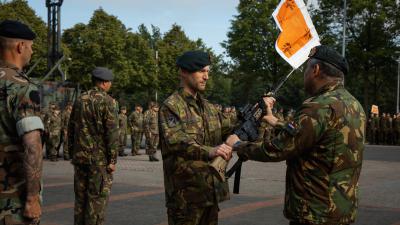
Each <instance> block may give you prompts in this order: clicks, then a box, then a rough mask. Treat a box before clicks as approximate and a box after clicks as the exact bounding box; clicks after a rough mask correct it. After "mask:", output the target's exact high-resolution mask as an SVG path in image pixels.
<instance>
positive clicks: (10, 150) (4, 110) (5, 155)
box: [0, 61, 44, 218]
mask: <svg viewBox="0 0 400 225" xmlns="http://www.w3.org/2000/svg"><path fill="white" fill-rule="evenodd" d="M39 114H40V95H39V92H38V89H37V86H36V85H35V84H33V83H32V82H31V81H30V80H29V79H28V77H26V76H25V75H24V74H23V73H21V72H20V71H18V69H17V68H16V67H15V66H14V65H11V64H8V63H6V62H4V61H0V163H1V168H0V182H1V184H2V185H0V210H1V211H2V213H3V214H4V213H7V210H10V209H12V208H13V207H11V208H10V205H13V204H21V201H19V200H22V199H25V197H26V196H25V195H26V192H25V190H26V186H25V176H24V169H22V168H23V154H22V153H23V152H24V148H23V145H22V138H21V137H22V136H23V135H24V134H25V133H28V132H30V131H33V130H44V126H43V122H42V120H41V118H40V117H39ZM15 199H17V200H16V201H15ZM4 215H6V214H4ZM4 215H3V216H4ZM3 218H4V217H3Z"/></svg>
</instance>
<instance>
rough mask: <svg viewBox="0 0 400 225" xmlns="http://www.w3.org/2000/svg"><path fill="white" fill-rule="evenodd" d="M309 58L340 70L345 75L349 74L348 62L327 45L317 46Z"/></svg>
mask: <svg viewBox="0 0 400 225" xmlns="http://www.w3.org/2000/svg"><path fill="white" fill-rule="evenodd" d="M308 57H309V58H315V59H319V60H321V61H324V62H327V63H329V64H331V65H333V66H334V67H336V68H338V69H339V70H340V71H342V72H343V73H344V74H345V75H346V74H347V73H348V72H349V64H348V63H347V60H346V59H345V58H344V57H343V56H341V55H340V54H339V53H338V52H337V51H335V50H334V49H333V48H331V47H328V46H325V45H320V46H316V47H314V48H312V49H311V51H310V55H308Z"/></svg>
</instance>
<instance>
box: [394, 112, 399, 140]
mask: <svg viewBox="0 0 400 225" xmlns="http://www.w3.org/2000/svg"><path fill="white" fill-rule="evenodd" d="M394 130H395V141H394V142H395V145H400V113H397V116H396V119H395V121H394Z"/></svg>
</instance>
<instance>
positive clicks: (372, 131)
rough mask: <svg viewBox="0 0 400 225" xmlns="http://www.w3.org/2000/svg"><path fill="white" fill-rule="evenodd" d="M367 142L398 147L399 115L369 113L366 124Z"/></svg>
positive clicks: (399, 141)
mask: <svg viewBox="0 0 400 225" xmlns="http://www.w3.org/2000/svg"><path fill="white" fill-rule="evenodd" d="M367 141H368V143H369V144H376V145H400V113H397V114H394V115H391V114H390V113H382V114H381V116H379V114H374V113H371V114H370V117H369V118H368V123H367Z"/></svg>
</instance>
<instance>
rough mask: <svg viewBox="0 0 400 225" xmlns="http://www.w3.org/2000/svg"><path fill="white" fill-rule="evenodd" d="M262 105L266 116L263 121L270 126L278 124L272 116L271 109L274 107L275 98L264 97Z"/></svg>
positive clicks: (276, 119)
mask: <svg viewBox="0 0 400 225" xmlns="http://www.w3.org/2000/svg"><path fill="white" fill-rule="evenodd" d="M263 99H264V103H265V105H266V106H267V115H265V116H264V117H263V120H265V121H267V123H269V124H270V125H272V126H275V125H276V123H277V122H278V118H276V117H275V116H274V115H273V114H272V109H273V107H274V104H275V102H276V100H275V98H273V97H264V98H263Z"/></svg>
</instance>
